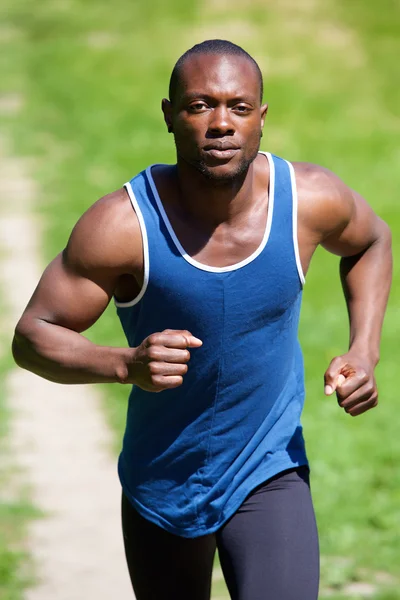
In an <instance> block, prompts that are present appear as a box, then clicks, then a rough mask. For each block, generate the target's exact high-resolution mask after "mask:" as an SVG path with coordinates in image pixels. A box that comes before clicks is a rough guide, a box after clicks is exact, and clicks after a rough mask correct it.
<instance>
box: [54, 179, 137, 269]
mask: <svg viewBox="0 0 400 600" xmlns="http://www.w3.org/2000/svg"><path fill="white" fill-rule="evenodd" d="M64 256H65V258H66V259H67V262H68V263H71V264H73V265H74V266H75V268H77V269H78V270H82V271H85V270H92V269H97V268H99V269H107V268H113V269H117V270H121V272H126V268H127V267H128V266H131V267H132V266H133V267H134V264H133V263H135V261H136V260H138V261H139V262H140V259H141V256H142V241H141V233H140V226H139V222H138V218H137V216H136V214H135V211H134V209H133V207H132V204H131V202H130V199H129V196H128V193H127V191H126V190H125V188H120V189H119V190H116V191H115V192H112V193H110V194H107V195H106V196H103V197H102V198H100V199H99V200H97V202H95V203H94V204H92V206H90V207H89V208H88V210H87V211H86V212H85V213H84V214H83V215H82V216H81V217H80V219H79V220H78V222H77V223H76V225H75V226H74V228H73V230H72V233H71V235H70V238H69V240H68V244H67V247H66V249H65V251H64Z"/></svg>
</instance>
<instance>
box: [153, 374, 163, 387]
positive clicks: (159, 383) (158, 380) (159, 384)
mask: <svg viewBox="0 0 400 600" xmlns="http://www.w3.org/2000/svg"><path fill="white" fill-rule="evenodd" d="M151 383H152V384H153V385H154V387H155V388H156V389H158V390H161V389H163V385H162V380H161V377H160V375H158V374H154V375H152V377H151Z"/></svg>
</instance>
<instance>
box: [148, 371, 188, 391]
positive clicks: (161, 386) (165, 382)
mask: <svg viewBox="0 0 400 600" xmlns="http://www.w3.org/2000/svg"><path fill="white" fill-rule="evenodd" d="M182 383H183V377H182V376H181V375H155V376H154V377H153V384H154V387H155V388H156V389H157V391H158V392H162V391H163V390H170V389H173V388H176V387H179V386H180V385H182Z"/></svg>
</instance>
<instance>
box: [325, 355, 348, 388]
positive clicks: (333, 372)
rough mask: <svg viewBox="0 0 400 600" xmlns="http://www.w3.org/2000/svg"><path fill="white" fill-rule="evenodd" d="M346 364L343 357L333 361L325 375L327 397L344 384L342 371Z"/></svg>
mask: <svg viewBox="0 0 400 600" xmlns="http://www.w3.org/2000/svg"><path fill="white" fill-rule="evenodd" d="M343 367H344V364H343V360H342V358H341V356H337V357H336V358H334V359H333V360H332V361H331V364H330V365H329V367H328V369H327V370H326V371H325V374H324V382H325V387H324V392H325V394H326V395H327V396H330V395H331V394H333V392H334V391H335V390H336V388H337V386H338V385H340V384H341V383H342V382H343V374H342V373H341V370H342V369H343Z"/></svg>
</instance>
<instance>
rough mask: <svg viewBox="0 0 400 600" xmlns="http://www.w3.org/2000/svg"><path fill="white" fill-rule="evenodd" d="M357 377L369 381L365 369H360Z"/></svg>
mask: <svg viewBox="0 0 400 600" xmlns="http://www.w3.org/2000/svg"><path fill="white" fill-rule="evenodd" d="M357 377H358V379H359V380H360V381H362V382H363V383H365V382H367V381H368V373H367V372H366V370H365V369H359V371H358V373H357Z"/></svg>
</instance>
